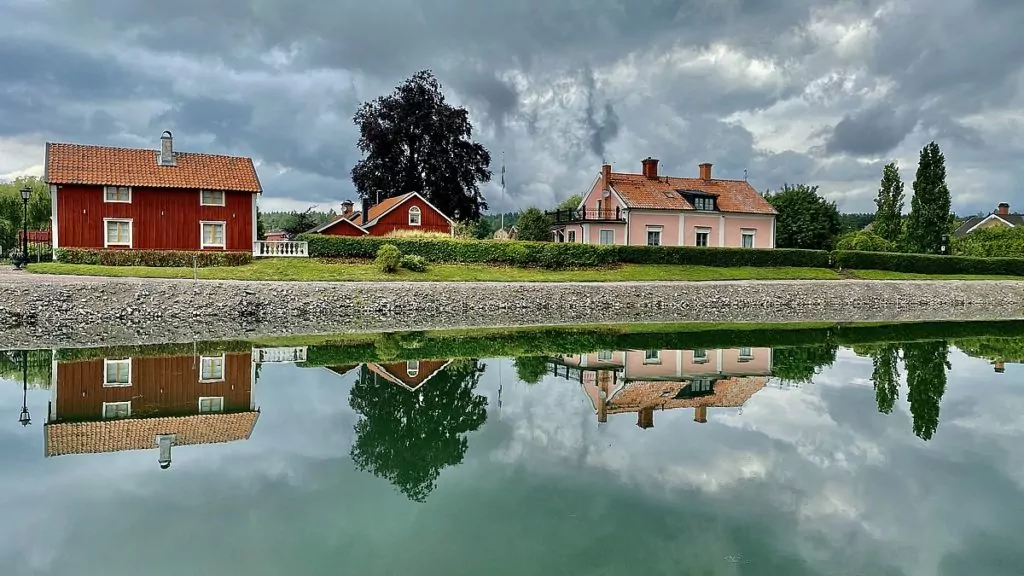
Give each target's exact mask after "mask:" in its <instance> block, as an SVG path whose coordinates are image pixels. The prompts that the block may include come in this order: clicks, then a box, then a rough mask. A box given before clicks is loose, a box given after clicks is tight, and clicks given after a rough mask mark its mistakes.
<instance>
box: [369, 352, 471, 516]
mask: <svg viewBox="0 0 1024 576" xmlns="http://www.w3.org/2000/svg"><path fill="white" fill-rule="evenodd" d="M483 371H484V365H483V364H481V363H480V362H479V361H477V360H456V361H453V362H452V363H451V364H449V365H448V367H447V368H445V369H444V370H442V371H441V372H438V373H437V374H435V375H434V376H433V377H432V378H431V379H430V381H429V382H426V383H424V384H423V386H422V387H420V388H418V389H417V390H415V391H409V390H407V389H405V388H402V387H401V386H398V385H396V384H392V383H390V382H386V381H384V380H381V379H378V378H376V377H375V376H376V375H375V374H374V373H373V372H371V371H370V370H368V369H367V368H366V367H365V366H363V367H362V369H361V370H360V373H359V379H358V381H357V382H356V384H355V386H353V387H352V394H351V397H350V398H349V404H350V405H351V406H352V408H353V409H354V410H355V411H357V412H359V413H360V414H361V415H362V417H361V418H360V419H359V422H357V423H356V426H355V431H356V441H355V444H353V446H352V450H351V452H350V455H351V457H352V460H353V462H355V464H356V466H357V467H359V469H360V470H365V471H368V472H372V473H373V474H375V475H377V476H379V477H381V478H386V479H388V480H389V481H391V483H392V484H394V485H395V486H396V487H398V489H399V490H401V491H402V492H403V493H404V494H405V495H406V496H408V497H409V498H410V499H412V500H415V501H417V502H422V501H424V500H426V497H427V496H428V495H429V494H430V492H431V491H432V490H433V489H434V482H435V481H436V480H437V477H438V476H439V475H440V473H441V470H442V469H443V468H444V467H445V466H453V465H456V464H459V463H461V462H462V458H463V456H464V455H465V453H466V448H467V446H468V443H467V441H466V437H465V434H466V433H468V432H472V431H474V430H476V429H477V428H479V427H480V426H481V425H482V424H483V423H484V421H485V420H486V419H487V399H486V398H484V397H483V396H480V395H478V394H476V393H474V389H475V388H476V386H477V383H478V382H479V380H480V375H481V374H482V373H483Z"/></svg>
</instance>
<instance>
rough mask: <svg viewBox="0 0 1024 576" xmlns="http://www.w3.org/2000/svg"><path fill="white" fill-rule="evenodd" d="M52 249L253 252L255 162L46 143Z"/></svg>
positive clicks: (167, 146) (168, 147)
mask: <svg viewBox="0 0 1024 576" xmlns="http://www.w3.org/2000/svg"><path fill="white" fill-rule="evenodd" d="M45 166H46V167H45V176H44V180H45V181H46V182H47V184H49V186H50V197H51V205H52V208H51V210H52V214H51V220H52V222H53V224H52V240H53V247H54V248H99V249H103V248H110V249H136V250H227V251H246V252H248V251H251V250H252V249H253V243H254V242H255V241H256V240H257V238H256V195H257V194H260V193H261V192H262V190H263V189H262V187H261V186H260V181H259V177H258V176H257V175H256V168H255V166H254V165H253V162H252V159H250V158H245V157H238V156H221V155H216V154H198V153H192V152H175V151H174V146H173V140H172V137H171V133H170V132H164V133H163V135H162V136H161V137H160V149H159V150H146V149H136V148H112V147H108V146H87V145H81V144H62V143H52V142H48V143H47V144H46V162H45Z"/></svg>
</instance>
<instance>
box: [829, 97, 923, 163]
mask: <svg viewBox="0 0 1024 576" xmlns="http://www.w3.org/2000/svg"><path fill="white" fill-rule="evenodd" d="M916 124H917V120H916V119H915V118H914V117H912V116H911V115H910V114H907V113H903V112H899V111H897V110H894V109H893V108H892V107H890V106H885V105H880V106H873V107H871V108H868V109H866V110H861V111H859V112H856V113H854V114H847V115H846V116H844V117H843V119H842V120H840V121H839V123H838V124H836V126H835V128H833V129H832V134H831V135H830V136H829V138H828V140H827V141H826V142H825V152H826V153H828V154H851V155H853V156H872V155H876V154H884V153H886V152H889V151H890V150H892V149H893V148H895V147H896V146H898V145H899V143H900V142H902V141H903V139H904V138H905V137H906V136H907V134H909V133H910V131H911V130H913V129H914V126H915V125H916Z"/></svg>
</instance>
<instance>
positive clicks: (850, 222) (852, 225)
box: [839, 213, 875, 234]
mask: <svg viewBox="0 0 1024 576" xmlns="http://www.w3.org/2000/svg"><path fill="white" fill-rule="evenodd" d="M874 221H875V215H874V214H869V213H851V214H840V215H839V231H840V233H842V234H848V233H850V232H859V231H861V230H863V229H864V227H865V226H867V225H868V224H871V223H872V222H874Z"/></svg>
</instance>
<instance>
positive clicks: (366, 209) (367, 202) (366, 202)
mask: <svg viewBox="0 0 1024 576" xmlns="http://www.w3.org/2000/svg"><path fill="white" fill-rule="evenodd" d="M369 211H370V200H369V199H368V198H363V213H362V214H360V218H362V220H363V222H362V223H363V224H366V214H367V213H368V212H369Z"/></svg>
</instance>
